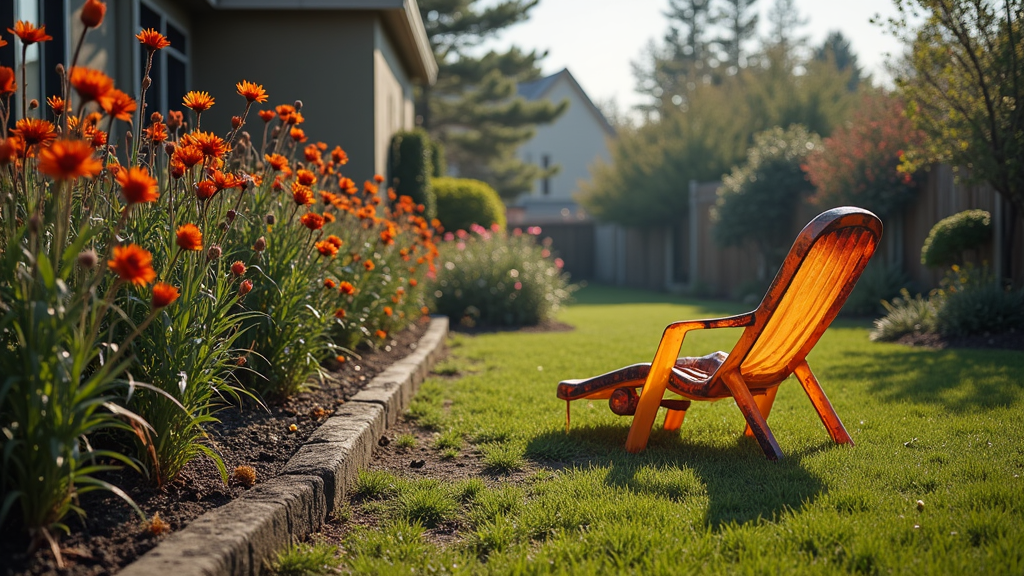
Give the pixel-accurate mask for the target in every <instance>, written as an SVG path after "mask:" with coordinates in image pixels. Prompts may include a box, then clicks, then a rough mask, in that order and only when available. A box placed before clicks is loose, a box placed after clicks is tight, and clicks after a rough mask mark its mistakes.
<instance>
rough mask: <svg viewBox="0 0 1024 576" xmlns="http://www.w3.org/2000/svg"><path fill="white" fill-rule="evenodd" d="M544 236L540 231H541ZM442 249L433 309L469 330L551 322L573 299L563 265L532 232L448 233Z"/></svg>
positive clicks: (479, 229)
mask: <svg viewBox="0 0 1024 576" xmlns="http://www.w3.org/2000/svg"><path fill="white" fill-rule="evenodd" d="M536 231H537V232H538V233H539V229H537V230H536ZM445 239H446V240H447V241H446V242H443V243H442V244H441V246H440V255H439V259H438V262H439V265H438V266H437V278H436V279H435V280H434V283H433V285H432V286H431V288H432V289H433V291H434V297H435V300H434V310H436V311H437V312H438V313H439V314H444V315H446V316H448V317H449V318H451V319H452V321H453V322H458V323H460V324H463V325H466V326H525V325H533V324H537V323H539V322H541V321H543V320H546V319H548V318H550V317H551V316H552V315H553V314H554V313H555V312H556V311H557V310H558V309H559V307H561V306H562V304H563V303H564V302H565V301H566V300H568V299H569V296H570V294H571V293H572V292H573V291H574V290H575V286H570V285H569V277H568V274H565V273H563V272H562V270H561V261H560V260H558V259H557V258H556V259H554V260H552V259H551V258H550V252H549V251H548V249H547V248H545V247H543V246H538V245H537V243H536V242H534V238H533V236H532V235H531V234H521V233H514V234H511V235H507V234H505V233H503V232H490V231H488V230H485V229H484V228H482V227H480V226H477V225H474V226H472V232H465V231H461V230H460V231H459V233H458V234H452V233H450V232H449V233H447V234H446V235H445Z"/></svg>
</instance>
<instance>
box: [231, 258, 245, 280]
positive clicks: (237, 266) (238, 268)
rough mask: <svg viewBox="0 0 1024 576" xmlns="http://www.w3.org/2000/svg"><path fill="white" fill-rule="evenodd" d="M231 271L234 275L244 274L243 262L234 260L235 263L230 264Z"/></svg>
mask: <svg viewBox="0 0 1024 576" xmlns="http://www.w3.org/2000/svg"><path fill="white" fill-rule="evenodd" d="M231 273H232V274H234V275H235V276H241V275H243V274H245V263H244V262H242V261H241V260H236V261H235V263H234V264H232V265H231Z"/></svg>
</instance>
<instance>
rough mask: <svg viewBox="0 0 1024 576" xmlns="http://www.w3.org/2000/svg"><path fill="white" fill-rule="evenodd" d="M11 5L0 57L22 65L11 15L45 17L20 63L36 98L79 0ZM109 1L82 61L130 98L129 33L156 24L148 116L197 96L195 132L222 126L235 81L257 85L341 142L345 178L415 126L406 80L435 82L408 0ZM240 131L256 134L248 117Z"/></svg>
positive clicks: (134, 47) (137, 55)
mask: <svg viewBox="0 0 1024 576" xmlns="http://www.w3.org/2000/svg"><path fill="white" fill-rule="evenodd" d="M9 2H10V0H0V5H2V7H0V31H2V32H0V34H3V37H4V39H6V40H7V41H8V42H9V44H8V45H7V46H6V47H3V48H0V64H3V65H5V66H13V67H17V66H20V63H21V62H20V59H21V46H20V43H19V42H16V41H14V40H13V39H12V38H11V37H10V36H11V35H10V34H9V33H8V32H7V31H6V29H7V28H13V27H14V21H15V20H29V21H32V22H34V23H37V24H39V23H42V24H45V25H46V30H47V32H48V33H49V34H50V35H51V36H53V37H54V40H52V41H50V42H46V43H43V44H42V46H41V48H42V49H41V50H40V47H39V46H38V45H33V46H30V49H29V52H28V54H27V58H26V62H27V64H28V69H29V72H30V74H29V79H28V82H27V84H28V85H29V95H30V97H31V98H37V99H38V100H39V101H40V102H41V103H42V102H44V100H45V97H46V96H49V95H52V94H56V93H59V88H58V86H59V77H58V76H57V74H56V72H55V71H54V67H55V66H56V65H57V63H60V62H63V63H69V62H70V59H71V52H73V50H74V45H75V43H77V41H78V38H79V35H80V34H81V26H82V25H81V22H80V20H79V17H78V14H79V11H80V9H81V6H82V4H83V3H84V0H14V1H13V6H12V5H11V4H9ZM107 7H108V10H107V16H106V19H105V20H104V23H103V25H102V26H101V27H100V28H99V29H98V30H93V31H91V32H90V33H89V35H88V37H87V38H88V39H87V42H86V44H85V45H84V46H83V48H82V52H81V56H80V57H79V64H80V65H84V66H87V67H91V68H97V69H101V70H103V71H105V72H106V73H107V74H109V75H110V76H112V77H113V78H114V80H115V82H116V85H117V87H119V88H121V89H122V90H124V91H125V92H128V93H129V94H133V95H137V94H138V90H139V84H140V81H141V76H142V74H143V71H144V68H145V57H146V52H145V50H144V49H143V48H142V47H141V46H140V45H139V43H138V41H137V40H135V38H134V36H135V34H136V33H137V32H138V31H139V30H140V29H142V28H155V29H157V30H158V31H160V32H161V33H163V34H164V35H165V36H167V37H168V39H169V40H170V41H171V47H170V48H167V49H164V50H162V51H160V52H158V53H157V58H156V59H155V61H154V63H153V70H152V72H151V73H150V76H151V77H152V78H153V87H152V88H151V89H150V90H149V92H148V93H147V97H146V101H147V103H148V105H149V108H148V110H149V111H153V110H159V111H161V112H164V113H166V112H167V110H168V109H173V110H181V109H183V106H182V104H181V99H182V96H183V95H184V94H185V93H186V92H187V91H188V90H203V91H207V92H209V93H210V94H211V95H212V96H213V97H214V98H215V99H216V104H215V105H214V107H213V108H212V109H211V110H210V111H209V112H207V113H205V114H203V127H204V128H206V129H208V130H215V131H216V132H218V133H221V132H227V131H228V130H230V121H231V116H233V115H237V114H241V113H242V110H243V109H244V104H245V101H244V100H243V99H242V98H241V97H240V96H238V95H237V94H236V93H235V87H234V86H235V83H236V82H238V81H240V80H249V81H251V82H256V83H257V84H262V85H263V86H264V88H265V89H266V90H267V93H268V95H269V96H270V100H268V102H267V103H266V104H264V105H263V107H264V108H270V107H272V106H273V105H276V104H291V103H293V102H294V101H295V100H302V102H303V105H304V107H303V110H302V112H303V115H304V116H305V117H306V118H307V123H306V124H305V125H304V126H303V128H304V129H305V131H306V135H307V136H308V137H309V140H310V141H311V142H315V141H318V140H320V141H324V142H326V143H328V144H329V145H330V146H334V145H336V144H337V145H340V146H341V147H342V148H344V149H345V150H346V152H348V155H349V158H350V159H351V162H350V164H349V166H348V170H346V173H347V174H348V175H350V176H351V177H352V178H353V179H357V181H358V180H360V179H366V178H370V177H371V176H372V175H373V174H374V173H381V174H383V173H384V171H385V168H386V162H387V151H388V145H389V142H390V139H391V136H392V134H394V133H395V132H397V131H399V130H407V129H410V128H412V127H413V125H414V118H415V115H414V112H413V84H414V83H432V82H433V81H434V80H435V79H436V77H437V64H436V63H435V61H434V55H433V52H432V51H431V49H430V43H429V41H428V39H427V35H426V31H425V30H424V28H423V22H422V21H421V20H420V15H419V9H418V7H417V5H416V0H107ZM18 82H19V84H20V83H21V78H20V74H19V78H18ZM44 106H45V104H44ZM247 129H248V130H249V131H250V133H251V134H252V135H253V138H254V139H257V141H258V139H259V138H261V136H262V131H263V124H262V121H260V119H259V117H258V116H256V115H255V114H254V113H253V114H250V117H249V118H248V121H247Z"/></svg>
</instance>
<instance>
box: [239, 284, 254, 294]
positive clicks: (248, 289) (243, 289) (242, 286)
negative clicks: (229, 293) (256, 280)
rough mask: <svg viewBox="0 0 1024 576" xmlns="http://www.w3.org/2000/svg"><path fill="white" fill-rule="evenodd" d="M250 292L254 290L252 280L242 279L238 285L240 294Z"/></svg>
mask: <svg viewBox="0 0 1024 576" xmlns="http://www.w3.org/2000/svg"><path fill="white" fill-rule="evenodd" d="M249 292H252V280H242V283H241V284H239V285H238V295H239V296H245V295H246V294H248V293H249Z"/></svg>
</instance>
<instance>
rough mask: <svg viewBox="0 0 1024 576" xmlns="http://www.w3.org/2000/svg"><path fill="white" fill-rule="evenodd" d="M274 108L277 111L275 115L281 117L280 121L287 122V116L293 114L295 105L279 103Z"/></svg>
mask: <svg viewBox="0 0 1024 576" xmlns="http://www.w3.org/2000/svg"><path fill="white" fill-rule="evenodd" d="M274 110H276V111H277V115H278V117H280V118H281V122H287V121H288V118H290V117H291V115H292V114H295V106H292V105H291V104H281V105H279V106H276V107H275V108H274Z"/></svg>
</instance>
